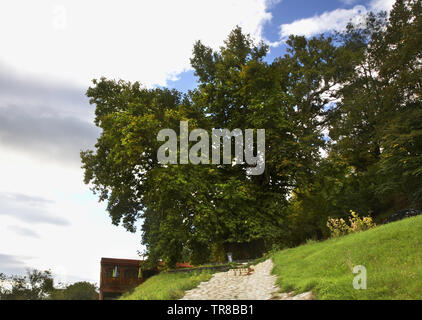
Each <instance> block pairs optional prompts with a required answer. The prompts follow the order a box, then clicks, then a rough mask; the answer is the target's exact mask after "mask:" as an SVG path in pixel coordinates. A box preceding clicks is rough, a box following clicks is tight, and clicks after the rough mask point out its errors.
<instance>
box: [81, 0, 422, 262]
mask: <svg viewBox="0 0 422 320" xmlns="http://www.w3.org/2000/svg"><path fill="white" fill-rule="evenodd" d="M421 30H422V28H421V1H412V0H402V1H401V0H398V1H397V2H396V4H395V5H394V8H393V10H392V12H391V14H390V17H389V18H388V17H387V15H386V14H385V13H381V14H379V15H374V14H372V13H371V14H369V15H368V17H367V19H366V21H365V23H364V24H360V25H352V24H350V25H349V26H348V28H347V29H346V31H344V32H341V33H337V34H331V35H327V34H326V35H320V36H318V37H313V38H311V39H306V38H305V37H301V36H291V37H290V38H289V39H288V41H287V43H286V44H287V50H286V54H285V55H284V56H282V57H278V58H277V59H275V60H274V61H273V62H268V61H267V60H266V55H267V53H268V50H269V48H268V46H267V45H266V44H264V43H255V42H254V40H253V39H252V38H251V37H250V36H249V35H247V34H244V33H243V32H242V30H241V28H239V27H237V28H235V29H234V30H233V31H232V32H231V33H230V35H229V36H228V38H227V40H226V41H225V42H224V45H223V46H222V47H221V48H220V49H219V50H217V51H214V50H213V49H212V48H209V47H207V46H206V45H204V44H203V43H201V42H197V43H196V44H195V45H194V48H193V55H192V58H191V65H192V67H193V69H194V71H195V75H196V76H197V79H198V86H197V88H195V89H194V90H191V91H189V92H188V93H186V94H182V93H180V92H177V91H176V90H169V89H166V88H154V89H147V88H145V87H143V86H142V85H141V84H139V83H137V82H135V83H130V82H126V81H123V80H119V81H115V80H107V79H105V78H102V79H100V80H94V82H93V86H92V87H90V88H89V89H88V91H87V96H88V97H89V98H90V103H91V104H93V105H95V107H96V110H95V115H96V117H95V124H96V125H97V126H98V127H100V128H101V129H102V132H101V136H100V137H99V139H98V141H97V144H96V145H95V150H87V151H83V152H82V153H81V157H82V163H83V169H84V172H85V183H87V184H90V185H91V187H92V190H93V191H94V192H95V193H96V194H98V196H99V199H100V201H106V202H107V211H108V212H109V214H110V216H111V219H112V223H114V224H116V225H118V224H122V225H123V226H124V227H125V228H126V229H128V230H129V231H135V222H136V221H138V220H139V219H141V220H142V231H143V235H142V243H143V244H144V245H145V246H146V248H147V255H148V258H149V261H150V262H151V263H156V262H157V261H158V260H159V259H163V260H164V261H165V262H166V263H167V264H168V265H169V266H172V265H174V264H175V263H176V261H178V260H181V259H190V260H191V261H193V262H194V263H201V262H204V261H207V259H209V257H210V256H212V255H211V253H212V252H214V251H215V250H216V248H221V250H224V248H226V249H227V248H228V247H229V246H230V245H234V244H244V243H249V244H250V245H251V246H253V245H254V244H258V243H259V247H261V248H265V249H266V250H268V249H269V248H271V246H272V245H274V244H277V245H281V246H290V245H295V244H298V243H301V242H303V241H305V240H306V239H309V238H323V237H325V236H326V235H327V230H326V227H325V221H326V219H327V217H328V216H329V215H331V216H342V215H347V213H348V211H349V210H350V209H353V210H355V211H357V212H362V213H367V212H369V213H371V214H374V215H375V216H381V215H382V214H383V213H385V212H386V211H388V208H393V207H400V206H406V205H415V206H419V205H420V204H421V199H422V188H421V184H420V183H418V181H419V180H420V175H421V173H422V169H421V168H422V158H421V149H422V135H421V132H422V131H421V123H422V121H421V120H422V111H421V101H420V93H421V61H422V59H421V58H422V57H421V47H422V46H421V39H422V37H421ZM180 121H188V123H189V128H190V129H191V130H194V129H197V128H201V129H204V130H206V131H207V132H209V133H211V131H212V129H214V128H227V129H229V130H230V131H231V130H234V129H241V130H245V129H261V128H262V129H265V130H266V132H265V145H266V149H265V151H266V153H265V158H266V161H265V171H264V173H263V174H262V175H259V176H247V175H246V174H245V171H246V170H247V169H248V164H246V163H244V164H242V165H239V166H232V165H227V164H226V165H224V164H222V165H211V164H206V165H194V164H178V165H163V164H160V163H159V162H158V160H157V151H158V148H159V147H160V145H161V144H162V142H160V141H158V140H157V134H158V132H159V131H160V130H161V129H173V130H175V131H176V132H179V129H180V128H179V124H180ZM387 194H390V195H394V196H393V197H386V195H387Z"/></svg>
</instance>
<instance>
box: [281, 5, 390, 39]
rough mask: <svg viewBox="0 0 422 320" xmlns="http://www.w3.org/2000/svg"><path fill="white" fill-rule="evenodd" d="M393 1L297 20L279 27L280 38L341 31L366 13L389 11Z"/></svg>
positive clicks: (338, 10) (337, 10)
mask: <svg viewBox="0 0 422 320" xmlns="http://www.w3.org/2000/svg"><path fill="white" fill-rule="evenodd" d="M343 2H345V3H347V4H351V3H353V1H350V0H343ZM393 4H394V0H372V1H371V2H370V3H369V5H368V7H365V6H362V5H358V6H355V7H354V8H352V9H335V10H332V11H327V12H324V13H323V14H321V15H315V16H313V17H309V18H304V19H299V20H296V21H293V22H292V23H288V24H283V25H281V26H280V37H281V39H286V38H287V37H288V36H289V35H291V34H293V35H302V36H305V37H311V36H314V35H317V34H320V33H324V32H327V31H330V30H343V29H344V28H345V26H346V25H347V24H348V23H349V22H350V21H354V22H357V21H359V20H360V19H362V17H363V15H365V14H366V13H367V12H368V11H374V12H377V11H380V10H387V11H388V10H390V9H391V7H392V6H393Z"/></svg>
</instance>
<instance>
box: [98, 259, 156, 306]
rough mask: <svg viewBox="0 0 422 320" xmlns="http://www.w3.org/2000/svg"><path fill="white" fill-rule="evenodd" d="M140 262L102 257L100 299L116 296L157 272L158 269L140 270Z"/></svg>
mask: <svg viewBox="0 0 422 320" xmlns="http://www.w3.org/2000/svg"><path fill="white" fill-rule="evenodd" d="M142 262H143V261H142V260H130V259H111V258H102V259H101V273H100V295H99V298H100V300H104V299H113V298H117V297H118V296H120V295H121V294H123V293H124V292H126V291H129V290H130V289H132V288H134V287H136V286H138V285H140V284H141V283H142V282H144V281H145V280H146V279H147V278H148V277H150V276H152V275H154V274H156V273H158V270H142V269H141V264H142Z"/></svg>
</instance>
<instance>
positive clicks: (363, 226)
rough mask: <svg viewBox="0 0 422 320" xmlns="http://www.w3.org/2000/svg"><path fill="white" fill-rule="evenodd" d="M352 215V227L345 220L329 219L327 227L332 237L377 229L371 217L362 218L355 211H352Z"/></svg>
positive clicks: (350, 219) (350, 220)
mask: <svg viewBox="0 0 422 320" xmlns="http://www.w3.org/2000/svg"><path fill="white" fill-rule="evenodd" d="M350 215H351V216H350V217H349V223H350V225H348V224H347V223H346V221H345V220H344V219H343V218H340V219H335V218H330V217H329V218H328V221H327V227H328V228H329V229H330V231H331V236H332V237H340V236H343V235H346V234H349V233H354V232H360V231H364V230H368V229H371V228H374V227H376V224H375V223H374V222H373V221H372V218H371V217H370V216H368V217H363V218H360V217H359V215H358V214H357V213H356V212H354V211H353V210H350Z"/></svg>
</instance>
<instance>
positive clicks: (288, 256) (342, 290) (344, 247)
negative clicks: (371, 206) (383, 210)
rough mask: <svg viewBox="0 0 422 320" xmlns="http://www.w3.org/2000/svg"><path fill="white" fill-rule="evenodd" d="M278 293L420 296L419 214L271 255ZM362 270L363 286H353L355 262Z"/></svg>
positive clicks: (421, 219) (421, 223)
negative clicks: (358, 288) (307, 292)
mask: <svg viewBox="0 0 422 320" xmlns="http://www.w3.org/2000/svg"><path fill="white" fill-rule="evenodd" d="M273 261H274V264H275V268H274V269H273V273H274V274H275V275H277V276H278V285H279V286H280V288H281V289H282V292H289V291H292V290H294V291H296V292H298V293H299V292H305V291H313V292H314V294H316V297H317V299H422V216H419V217H415V218H409V219H405V220H402V221H399V222H395V223H391V224H387V225H383V226H379V227H377V228H375V229H372V230H369V231H366V232H361V233H355V234H351V235H348V236H345V237H342V238H337V239H330V240H327V241H324V242H317V243H315V242H314V243H309V244H306V245H303V246H300V247H297V248H292V249H287V250H283V251H280V252H278V253H275V254H274V255H273ZM357 265H363V266H365V267H366V269H367V290H355V289H354V288H353V284H352V283H353V278H354V277H355V276H356V275H354V274H353V273H352V269H353V267H354V266H357Z"/></svg>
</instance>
